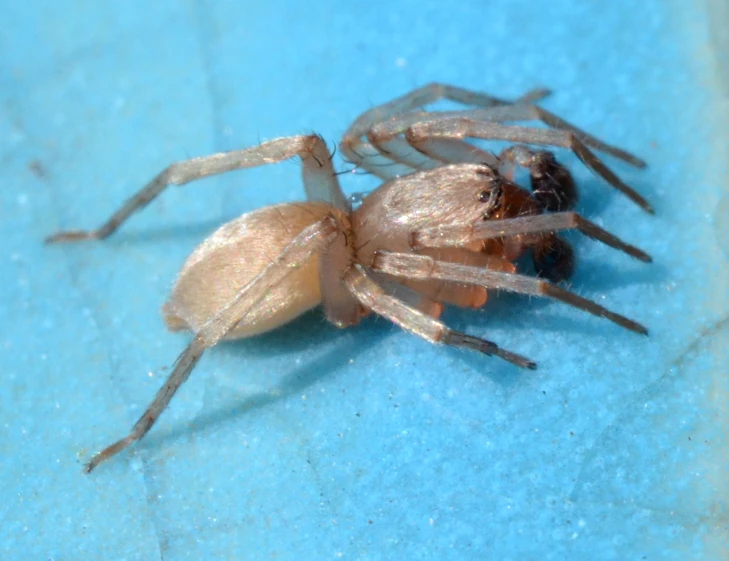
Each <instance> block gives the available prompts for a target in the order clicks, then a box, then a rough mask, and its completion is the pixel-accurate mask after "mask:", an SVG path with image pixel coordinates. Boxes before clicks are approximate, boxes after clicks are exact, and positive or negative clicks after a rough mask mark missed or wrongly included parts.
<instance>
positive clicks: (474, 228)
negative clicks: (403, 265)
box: [410, 212, 653, 263]
mask: <svg viewBox="0 0 729 561" xmlns="http://www.w3.org/2000/svg"><path fill="white" fill-rule="evenodd" d="M560 230H579V231H580V232H582V233H583V234H585V235H586V236H587V237H589V238H592V239H595V240H597V241H599V242H602V243H604V244H605V245H609V246H610V247H613V248H615V249H618V250H620V251H622V252H624V253H627V254H628V255H630V256H631V257H635V258H636V259H639V260H640V261H644V262H645V263H650V262H651V261H652V260H653V259H652V258H651V256H650V255H648V254H647V253H646V252H645V251H643V250H641V249H639V248H637V247H635V246H633V245H630V244H628V243H625V242H624V241H622V240H621V239H620V238H618V237H617V236H615V235H613V234H611V233H610V232H608V231H607V230H604V229H603V228H600V226H598V225H597V224H594V223H592V222H590V221H589V220H587V219H586V218H584V217H582V216H581V215H579V214H577V213H576V212H554V213H552V214H538V215H535V216H519V217H517V218H506V219H503V220H485V221H483V222H479V223H477V224H476V225H464V226H440V227H436V228H427V229H424V230H420V231H418V232H413V233H412V234H411V237H410V245H411V247H412V248H413V249H420V248H424V247H462V246H466V245H468V244H469V243H473V242H476V241H483V240H488V239H494V238H510V237H515V236H519V237H520V238H522V239H524V241H525V242H528V241H529V236H530V235H536V236H535V241H538V240H539V239H540V236H539V235H540V234H547V233H554V232H557V231H560Z"/></svg>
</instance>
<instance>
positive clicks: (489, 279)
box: [372, 251, 648, 335]
mask: <svg viewBox="0 0 729 561" xmlns="http://www.w3.org/2000/svg"><path fill="white" fill-rule="evenodd" d="M372 269H373V270H374V271H379V272H381V273H387V274H388V275H392V276H395V277H402V278H404V279H420V280H448V281H454V282H463V283H467V284H475V285H478V286H483V287H484V288H487V289H500V290H507V291H509V292H517V293H519V294H529V295H531V296H544V297H547V298H552V299H554V300H559V301H560V302H564V303H565V304H569V305H570V306H574V307H575V308H579V309H581V310H584V311H586V312H589V313H591V314H593V315H595V316H598V317H603V318H606V319H608V320H610V321H612V322H613V323H615V324H617V325H619V326H620V327H624V328H625V329H629V330H630V331H634V332H636V333H640V334H641V335H647V334H648V330H647V329H646V328H645V327H643V326H642V325H641V324H639V323H637V322H635V321H633V320H631V319H629V318H626V317H625V316H622V315H620V314H616V313H615V312H611V311H610V310H608V309H607V308H604V307H603V306H600V305H599V304H596V303H595V302H592V301H591V300H588V299H586V298H582V297H581V296H578V295H577V294H574V293H573V292H570V291H568V290H564V289H562V288H560V287H558V286H555V285H553V284H551V283H549V282H547V281H545V280H541V279H534V278H532V277H528V276H526V275H519V274H516V273H504V272H501V271H491V270H489V269H483V268H480V267H472V266H470V265H460V264H458V263H447V262H445V261H437V260H435V259H433V258H431V257H428V256H425V255H415V254H412V253H390V252H386V251H381V252H378V253H376V254H375V257H374V259H373V262H372Z"/></svg>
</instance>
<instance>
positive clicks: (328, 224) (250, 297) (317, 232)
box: [85, 216, 340, 473]
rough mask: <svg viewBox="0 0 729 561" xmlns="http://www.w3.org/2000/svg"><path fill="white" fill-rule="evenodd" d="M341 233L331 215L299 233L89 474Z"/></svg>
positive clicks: (210, 327) (137, 435) (219, 316)
mask: <svg viewBox="0 0 729 561" xmlns="http://www.w3.org/2000/svg"><path fill="white" fill-rule="evenodd" d="M339 232H340V226H339V224H338V223H337V221H336V219H335V218H334V217H332V216H328V217H326V218H323V219H322V220H320V221H318V222H315V223H314V224H312V225H311V226H308V227H307V228H305V229H304V230H303V231H302V232H301V233H300V234H299V235H298V236H296V237H295V238H294V239H293V240H292V241H291V243H290V244H289V245H288V246H286V248H285V249H284V250H283V251H282V252H281V253H280V254H279V256H278V257H277V258H276V259H274V260H273V261H272V262H271V264H270V265H268V267H266V268H265V269H264V270H263V271H262V272H261V273H260V274H259V275H258V276H257V277H256V278H255V279H253V280H252V281H251V282H250V283H248V284H247V285H246V286H244V287H243V288H242V289H241V290H240V291H239V292H238V293H237V294H236V296H235V297H234V298H233V299H232V300H231V301H230V302H228V303H227V304H226V305H225V306H223V307H222V308H221V309H220V310H219V311H218V312H217V313H216V314H215V315H214V316H213V317H211V318H210V319H209V320H208V321H207V322H206V323H205V324H204V325H203V326H202V327H201V328H200V330H199V331H198V332H197V334H196V335H195V338H194V339H193V340H192V342H191V343H190V344H189V345H188V347H187V348H186V349H185V350H184V351H183V352H182V354H181V355H180V357H179V358H178V359H177V361H176V363H175V367H174V368H173V370H172V373H171V374H170V375H169V377H168V378H167V380H166V381H165V383H164V385H163V386H162V388H160V390H159V391H158V392H157V395H156V396H155V397H154V400H153V401H152V403H151V404H150V405H149V407H147V410H146V411H145V412H144V413H143V414H142V416H141V417H140V418H139V420H138V421H137V422H136V423H135V425H134V427H132V430H131V432H130V433H129V434H128V435H127V436H125V437H124V438H122V439H121V440H118V441H117V442H115V443H113V444H112V445H111V446H108V447H106V448H105V449H104V450H102V451H101V452H99V453H98V454H96V455H94V456H93V457H92V458H91V460H90V461H89V462H88V463H87V464H86V466H85V471H86V473H89V472H90V471H92V470H93V469H95V468H96V467H97V466H98V465H99V464H101V463H102V462H104V461H106V460H108V459H109V458H111V457H112V456H114V455H116V454H118V453H119V452H121V451H122V450H124V449H125V448H127V447H128V446H130V445H131V444H133V443H134V442H136V441H137V440H139V439H141V438H142V437H143V436H144V435H145V434H147V432H148V431H149V429H151V428H152V425H154V423H155V421H156V420H157V418H158V417H159V416H160V415H161V414H162V412H163V411H164V410H165V408H166V407H167V405H168V404H169V402H170V400H171V399H172V397H173V396H174V395H175V393H176V392H177V390H178V389H179V388H180V386H181V385H182V384H184V383H185V381H186V380H187V379H188V377H189V376H190V373H191V372H192V370H193V368H194V367H195V365H196V364H197V362H198V360H200V357H201V356H202V355H203V353H204V351H205V349H208V348H210V347H213V346H215V345H216V344H217V343H218V342H219V341H220V340H221V339H222V338H223V337H224V336H225V335H226V333H228V332H229V331H230V330H231V329H233V327H235V326H236V325H237V324H238V323H240V322H242V321H245V319H246V316H247V315H248V314H249V313H250V312H251V311H252V310H253V309H255V307H256V305H257V304H258V303H259V302H260V300H261V299H262V298H263V297H264V296H265V295H266V293H267V292H268V291H269V290H270V289H271V287H273V286H275V285H277V284H278V283H280V282H281V281H282V280H283V279H284V278H285V277H286V276H287V275H289V274H290V273H291V272H292V271H294V270H295V269H296V268H298V267H300V266H301V265H302V264H303V263H305V262H306V261H307V260H308V259H309V258H310V257H311V256H312V255H314V254H316V253H318V252H321V251H323V250H324V249H326V248H327V247H328V246H329V245H330V244H331V243H332V242H333V241H334V239H336V237H337V236H338V235H339Z"/></svg>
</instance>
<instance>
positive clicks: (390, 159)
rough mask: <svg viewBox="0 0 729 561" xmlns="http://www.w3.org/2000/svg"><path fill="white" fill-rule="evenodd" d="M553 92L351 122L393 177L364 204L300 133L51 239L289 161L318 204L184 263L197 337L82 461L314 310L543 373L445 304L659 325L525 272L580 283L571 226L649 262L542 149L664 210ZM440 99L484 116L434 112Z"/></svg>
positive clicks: (192, 167)
mask: <svg viewBox="0 0 729 561" xmlns="http://www.w3.org/2000/svg"><path fill="white" fill-rule="evenodd" d="M548 93H549V92H548V91H547V90H543V89H537V90H532V91H530V92H527V93H526V94H524V95H522V96H521V97H519V98H517V99H515V100H513V101H507V100H504V99H501V98H498V97H494V96H489V95H487V94H482V93H479V92H474V91H470V90H466V89H462V88H457V87H454V86H449V85H447V84H437V83H434V84H429V85H427V86H424V87H422V88H418V89H416V90H413V91H412V92H410V93H408V94H406V95H404V96H401V97H400V98H397V99H395V100H393V101H391V102H388V103H385V104H382V105H379V106H377V107H375V108H373V109H370V110H369V111H366V112H364V113H363V114H362V115H360V117H358V118H357V119H356V120H355V121H354V122H353V123H352V125H351V126H350V127H349V128H348V129H347V132H346V133H345V135H344V137H343V139H342V141H341V144H340V150H341V152H342V154H343V156H344V157H345V158H346V159H348V160H349V161H351V162H352V163H353V165H354V166H355V168H357V169H362V170H364V171H365V172H366V173H372V174H373V175H376V176H378V177H381V178H388V179H387V180H386V181H384V182H383V183H381V184H380V185H379V186H378V187H377V188H376V189H374V190H372V191H371V192H369V193H368V194H367V196H365V197H364V198H362V199H361V200H359V201H357V205H356V208H353V205H352V203H351V200H350V199H349V198H347V197H346V196H345V195H344V193H343V192H342V189H341V186H340V184H339V179H338V176H339V175H340V173H341V172H340V173H338V172H336V170H335V169H334V165H333V163H332V159H333V157H334V152H335V150H334V149H333V150H330V149H329V148H328V147H327V144H326V142H325V141H324V140H323V139H322V138H321V137H320V136H318V135H316V134H308V135H297V136H291V137H285V138H277V139H274V140H269V141H266V142H263V143H261V144H259V145H258V146H254V147H251V148H246V149H242V150H235V151H232V152H224V153H219V154H212V155H209V156H203V157H198V158H192V159H189V160H185V161H181V162H176V163H173V164H171V165H169V166H168V167H166V168H165V169H163V170H162V171H161V172H160V173H159V174H157V176H155V177H154V178H153V179H152V180H151V181H150V182H149V183H147V184H146V185H145V186H144V187H142V188H141V189H140V190H139V191H138V192H137V193H136V194H134V195H133V196H132V197H130V198H129V199H127V200H126V201H125V202H124V203H122V204H121V206H120V207H119V208H118V209H117V210H116V211H115V212H113V213H112V214H111V215H110V216H109V218H108V219H107V220H106V221H104V222H102V223H101V225H100V226H99V227H97V228H96V229H91V230H69V231H62V232H59V233H57V234H54V235H53V236H50V237H49V238H48V239H47V240H46V241H47V242H48V243H57V242H69V241H76V240H86V239H103V238H106V237H108V236H109V235H111V234H113V233H114V232H115V231H116V230H117V229H118V228H119V227H121V226H122V225H123V224H124V223H126V221H127V220H129V219H130V217H131V216H132V215H133V214H134V213H136V212H137V211H139V210H141V209H142V208H144V207H145V206H147V205H148V204H149V203H150V202H151V201H153V200H154V199H155V198H156V197H157V196H159V195H160V194H161V193H162V192H163V191H164V190H165V189H166V187H167V186H169V185H185V184H187V183H190V182H193V181H194V180H196V179H201V178H204V177H209V176H212V175H215V174H222V173H227V172H229V171H234V170H239V169H247V168H253V167H257V166H263V165H268V164H272V163H277V162H283V161H286V160H290V159H292V158H298V159H299V160H300V162H301V179H302V183H303V186H304V191H305V195H306V201H304V202H297V203H281V204H277V205H273V206H269V207H264V208H260V209H257V210H254V211H251V212H248V213H246V214H243V215H242V216H240V217H238V218H236V219H234V220H232V221H230V222H228V223H226V224H224V225H222V226H221V227H220V228H219V229H218V230H217V231H216V232H214V233H213V234H211V235H210V236H209V237H207V238H206V239H205V240H204V241H203V242H202V243H201V244H200V245H199V246H198V247H197V248H196V249H195V250H194V251H193V252H192V253H191V254H190V256H189V257H188V258H187V260H186V261H185V263H184V264H183V266H182V268H181V270H180V272H179V274H178V276H177V279H176V282H175V284H174V286H173V288H172V291H171V294H170V297H169V299H168V300H167V302H166V303H165V305H164V307H163V316H164V320H165V323H166V324H167V327H168V328H169V329H170V330H171V331H187V332H190V333H191V334H192V340H191V342H190V343H189V345H188V346H187V348H186V349H185V350H184V351H183V352H182V354H181V355H180V356H179V358H178V359H177V361H175V364H174V366H173V368H172V371H171V373H170V375H169V376H168V378H167V380H166V381H165V382H164V384H163V385H162V387H161V388H160V389H159V391H158V392H157V394H156V396H155V397H154V399H153V400H152V402H151V403H150V404H149V406H148V407H147V409H146V410H145V411H144V413H143V414H142V416H141V417H140V418H139V420H138V421H137V422H136V423H135V424H134V426H133V427H132V429H131V430H130V431H129V433H128V434H127V435H126V436H124V437H123V438H121V439H119V440H117V441H115V442H114V443H112V444H111V445H109V446H107V447H106V448H104V449H103V450H102V451H101V452H99V453H98V454H96V455H94V456H93V457H92V458H91V459H90V461H89V462H88V463H87V464H86V467H85V470H86V471H87V472H90V471H92V470H94V469H95V468H96V467H97V466H99V465H100V464H101V463H103V462H104V461H106V460H108V459H109V458H111V457H113V456H115V455H116V454H118V453H119V452H121V451H122V450H124V449H126V448H127V447H129V446H130V445H132V444H134V443H135V442H136V441H138V440H140V439H141V438H143V437H144V435H145V434H147V432H148V431H149V430H150V429H151V428H152V426H153V425H154V423H155V422H156V421H157V419H158V418H159V417H160V415H161V414H162V413H163V411H164V410H165V409H166V407H167V406H168V405H169V403H170V401H171V400H172V398H173V396H174V395H175V393H176V392H177V390H178V389H179V388H180V387H181V386H182V384H183V383H184V382H185V381H186V380H187V379H188V377H189V376H190V374H191V372H192V370H193V369H194V368H195V366H196V365H197V363H198V361H199V360H200V358H201V357H202V355H203V354H204V352H205V351H206V350H207V349H209V348H211V347H213V346H215V345H217V344H218V343H219V342H220V341H222V340H225V339H241V338H244V337H251V336H253V335H257V334H259V333H265V332H267V331H270V330H273V329H276V328H277V327H279V326H281V325H284V324H286V323H288V322H290V321H292V320H293V319H294V318H296V317H298V316H300V315H301V314H303V313H305V312H306V311H307V310H310V309H312V308H314V307H317V306H320V307H321V308H322V310H323V312H324V316H325V318H326V319H327V320H328V321H329V322H330V323H332V324H334V325H337V326H339V327H342V328H344V327H348V326H351V325H355V324H357V323H358V322H359V321H360V319H361V318H362V317H364V316H365V315H367V314H369V313H374V314H377V315H379V316H382V317H384V318H386V319H388V320H390V321H391V322H392V323H394V324H396V325H398V326H400V327H402V328H403V329H405V330H407V331H409V332H411V333H412V334H414V335H416V336H418V337H420V338H421V339H423V340H425V341H428V342H431V343H435V344H442V345H449V346H452V347H459V348H465V349H470V350H474V351H478V352H480V353H483V354H486V355H491V356H494V357H498V358H500V359H502V360H504V361H507V362H509V363H511V364H513V365H515V366H518V367H521V368H529V369H533V368H535V367H536V363H535V362H534V361H532V360H530V359H529V358H527V357H524V356H522V355H520V354H518V353H515V352H512V351H510V350H506V349H504V348H503V347H501V346H500V345H497V344H496V343H495V342H492V341H490V340H488V339H485V338H482V337H478V336H476V335H472V334H467V333H462V332H459V331H454V330H453V329H451V328H449V327H448V326H447V325H446V324H445V323H443V322H442V321H440V319H439V317H440V314H441V311H442V309H443V306H444V305H452V306H459V307H463V308H480V307H481V306H483V305H484V304H485V303H486V301H487V291H489V290H492V289H496V290H508V291H512V292H517V293H520V294H527V295H535V296H542V297H545V298H550V299H553V300H557V301H560V302H562V303H564V304H568V305H570V306H573V307H575V308H579V309H581V310H583V311H586V312H588V313H590V314H593V315H595V316H598V317H602V318H605V319H608V320H609V321H611V322H613V323H615V324H617V325H619V326H621V327H623V328H625V329H628V330H631V331H633V332H636V333H639V334H647V332H648V331H647V329H646V328H645V327H644V326H643V325H641V324H640V323H638V322H636V321H634V320H632V319H630V318H627V317H625V316H623V315H620V314H618V313H616V312H613V311H611V310H609V309H607V308H606V307H603V306H601V305H599V304H597V303H596V302H593V301H591V300H588V299H586V298H583V297H581V296H578V295H577V294H574V293H573V292H570V291H568V290H565V289H563V288H561V287H559V286H557V285H556V284H554V283H553V282H549V281H548V280H544V279H542V278H533V277H529V276H527V275H523V274H519V273H517V272H516V271H517V259H518V258H519V256H520V255H522V253H523V252H524V251H529V250H531V251H532V256H533V259H534V262H535V266H536V268H537V271H538V272H539V273H541V274H542V275H544V276H546V277H547V278H549V279H552V280H553V281H559V280H562V279H564V278H567V277H569V275H570V274H571V268H572V262H573V254H572V249H571V248H570V246H569V245H567V244H566V242H563V241H562V240H560V239H559V238H558V237H557V233H558V232H560V231H563V230H578V231H579V232H581V233H582V234H584V235H586V236H588V237H590V238H593V239H595V240H597V241H600V242H601V243H604V244H606V245H608V246H611V247H613V248H615V249H618V250H620V251H622V252H624V253H626V254H628V255H630V256H631V257H634V258H635V259H638V260H641V261H644V262H650V260H651V258H650V256H649V255H648V254H647V253H645V252H644V251H642V250H641V249H639V248H637V247H636V246H634V245H631V244H629V243H626V242H624V241H622V240H621V239H619V238H618V237H616V236H615V235H613V234H611V233H610V232H608V231H607V230H605V229H603V228H601V227H599V226H597V225H596V224H594V223H592V222H590V221H589V220H587V219H586V218H584V217H582V216H581V215H579V214H577V213H576V212H574V211H572V210H571V209H572V207H573V206H574V202H575V201H576V200H577V190H576V187H575V185H574V182H573V181H572V177H571V175H570V174H569V172H568V171H567V170H566V168H564V167H563V166H561V164H559V163H558V162H557V161H556V160H555V159H554V157H553V156H552V154H551V153H550V152H547V151H544V150H533V149H532V148H530V147H529V145H532V144H536V145H541V146H547V147H562V148H569V149H571V150H572V151H573V152H574V153H575V154H576V155H577V156H578V157H580V159H581V160H582V161H583V162H584V163H585V164H586V165H587V166H588V167H589V168H590V169H592V171H594V172H595V173H597V174H598V175H600V176H602V177H603V178H604V179H605V180H606V181H607V182H608V183H609V184H611V185H612V186H613V187H615V188H616V189H618V190H620V191H622V192H623V193H625V194H626V195H628V196H629V197H630V198H632V199H633V200H634V201H635V202H637V203H638V204H639V205H641V206H642V207H643V208H644V209H646V210H649V211H650V210H652V207H650V205H649V204H648V203H647V201H645V199H643V198H642V197H641V196H640V195H639V194H638V193H636V192H635V191H634V190H632V189H631V188H630V187H628V186H627V185H625V184H624V183H623V182H622V181H621V180H620V179H619V178H618V177H617V176H616V175H615V174H614V173H613V172H612V171H611V170H610V169H609V168H607V166H605V164H603V163H602V162H601V160H599V159H598V158H597V156H595V155H594V154H593V153H592V152H591V151H590V148H593V149H595V150H600V151H602V152H605V153H608V154H610V155H613V156H615V157H618V158H621V159H623V160H624V161H626V162H628V163H631V164H633V165H640V164H642V162H641V161H640V160H639V159H637V158H635V157H634V156H632V155H631V154H629V153H627V152H625V151H623V150H620V149H619V148H615V147H613V146H610V145H608V144H606V143H604V142H602V141H600V140H599V139H596V138H595V137H592V136H590V135H589V134H587V133H585V132H584V131H581V130H579V129H577V128H576V127H574V126H573V125H571V124H570V123H568V122H567V121H565V120H563V119H561V118H560V117H557V116H555V115H553V114H551V113H548V112H546V111H543V110H541V108H538V107H536V106H535V105H534V103H536V102H538V101H540V100H541V99H542V98H543V97H544V96H546V95H547V94H548ZM440 99H447V100H450V101H455V102H457V103H461V104H464V105H470V106H473V107H476V108H477V109H471V110H467V111H452V112H426V111H423V110H422V108H423V106H425V105H428V104H430V103H433V102H435V101H438V100H440ZM515 120H539V121H541V122H543V123H544V124H546V125H547V126H548V127H551V128H549V129H533V128H528V127H523V126H519V125H514V124H507V122H510V121H515ZM471 138H477V139H478V138H480V139H485V140H504V141H508V142H514V143H517V144H515V145H512V146H510V147H509V148H507V149H506V150H504V151H502V153H501V154H500V155H499V156H498V157H497V156H496V155H494V154H492V153H491V152H487V151H485V150H482V149H480V148H478V147H476V146H472V145H471V144H470V143H469V139H471ZM505 163H507V164H510V165H513V166H523V167H525V168H527V169H528V170H529V172H530V177H531V182H532V191H531V192H530V191H529V190H528V189H524V188H522V187H520V186H519V185H517V184H516V183H514V182H513V181H512V178H511V176H510V175H509V173H507V172H506V171H504V170H503V164H505Z"/></svg>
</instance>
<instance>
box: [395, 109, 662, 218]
mask: <svg viewBox="0 0 729 561" xmlns="http://www.w3.org/2000/svg"><path fill="white" fill-rule="evenodd" d="M406 138H407V140H408V142H409V143H410V145H411V146H413V147H414V148H416V149H418V150H419V149H420V144H421V143H424V142H425V141H426V140H428V139H433V138H454V139H458V140H463V139H466V138H479V139H482V140H504V141H507V142H517V143H524V144H538V145H543V146H554V147H560V148H568V149H569V150H571V151H572V152H573V153H574V154H575V155H576V156H577V157H578V158H580V160H582V162H583V163H584V164H585V165H586V166H587V167H588V168H589V169H591V170H592V171H593V172H594V173H596V174H597V175H599V176H600V177H602V178H603V179H604V180H605V181H606V182H607V183H608V184H610V185H611V186H612V187H614V188H615V189H617V190H618V191H620V192H622V193H623V194H625V195H626V196H627V197H628V198H629V199H631V200H632V201H633V202H635V203H636V204H637V205H639V206H640V207H641V208H643V210H645V211H647V212H650V213H653V212H654V211H653V207H652V206H651V205H650V203H649V202H648V201H647V200H646V199H645V198H644V197H643V196H642V195H640V194H639V193H638V192H636V191H635V190H634V189H633V188H632V187H629V186H628V185H626V184H625V183H624V182H623V181H622V180H621V179H620V178H619V177H618V176H617V175H615V173H614V172H613V171H612V170H611V169H610V168H608V167H607V166H606V165H605V164H604V163H603V162H602V160H600V159H599V158H598V157H597V156H596V155H595V154H594V153H593V152H592V151H591V150H590V149H589V148H588V147H587V146H586V145H585V144H584V143H583V142H582V140H580V138H578V136H576V135H575V134H574V133H573V132H570V131H565V130H557V129H537V128H530V127H521V126H516V125H504V124H501V123H497V122H485V121H481V120H474V119H472V118H468V117H446V118H441V117H438V116H437V114H436V115H435V116H433V117H432V118H431V120H429V121H423V122H420V123H417V124H414V125H413V126H412V127H410V129H408V131H407V132H406ZM424 149H427V148H424Z"/></svg>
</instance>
